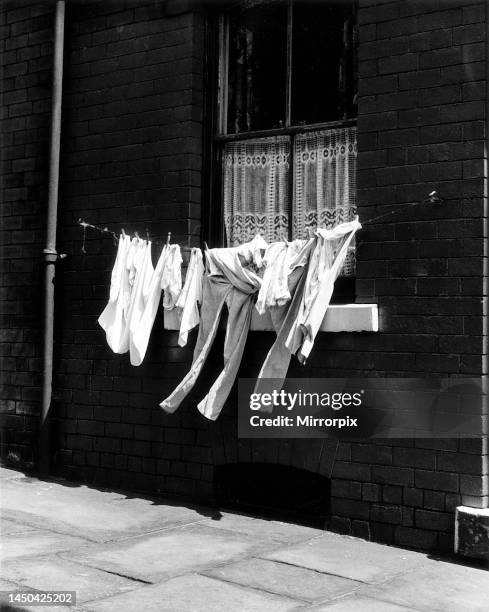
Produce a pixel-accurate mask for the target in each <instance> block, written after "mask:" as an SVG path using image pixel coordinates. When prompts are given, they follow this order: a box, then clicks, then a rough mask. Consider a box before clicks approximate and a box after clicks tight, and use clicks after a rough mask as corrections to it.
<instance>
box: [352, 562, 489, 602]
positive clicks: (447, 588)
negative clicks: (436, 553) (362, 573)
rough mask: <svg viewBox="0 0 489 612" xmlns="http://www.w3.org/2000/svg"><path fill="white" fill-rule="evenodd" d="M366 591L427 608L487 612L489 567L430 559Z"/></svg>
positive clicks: (382, 597)
mask: <svg viewBox="0 0 489 612" xmlns="http://www.w3.org/2000/svg"><path fill="white" fill-rule="evenodd" d="M363 594H364V595H366V596H368V597H372V598H377V599H381V600H382V601H386V602H390V605H391V604H398V605H401V606H412V607H414V608H415V609H417V610H423V612H460V610H463V611H464V612H487V611H488V610H489V571H488V570H486V569H479V568H474V567H469V566H465V565H459V564H456V563H448V562H446V561H436V560H432V559H430V560H429V562H428V563H427V564H423V567H422V568H420V569H418V570H416V571H413V572H410V573H407V574H403V575H400V576H397V577H395V578H393V579H392V580H389V581H388V582H385V583H384V584H382V585H379V586H375V587H364V589H363V590H362V595H363Z"/></svg>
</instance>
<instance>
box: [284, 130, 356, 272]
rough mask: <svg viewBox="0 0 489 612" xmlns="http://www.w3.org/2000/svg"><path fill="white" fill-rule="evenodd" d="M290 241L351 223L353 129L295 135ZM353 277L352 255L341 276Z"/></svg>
mask: <svg viewBox="0 0 489 612" xmlns="http://www.w3.org/2000/svg"><path fill="white" fill-rule="evenodd" d="M294 159H295V163H294V172H295V192H294V196H295V197H294V227H293V229H294V231H293V236H294V238H307V236H308V235H309V229H314V228H316V227H325V228H330V227H334V226H335V225H337V224H339V223H343V222H346V221H352V220H353V219H354V217H355V215H356V214H357V209H356V165H357V164H356V162H357V130H356V128H353V127H351V128H339V129H334V130H320V131H315V132H308V133H306V134H299V135H298V136H296V138H295V147H294ZM353 273H354V253H353V251H352V253H351V254H350V255H349V257H348V258H347V261H346V265H345V267H344V269H343V275H344V276H347V275H349V274H353Z"/></svg>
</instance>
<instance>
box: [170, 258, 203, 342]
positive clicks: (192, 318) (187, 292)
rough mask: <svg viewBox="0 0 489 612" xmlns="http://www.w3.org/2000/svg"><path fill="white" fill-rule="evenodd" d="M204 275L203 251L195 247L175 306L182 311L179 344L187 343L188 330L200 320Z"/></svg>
mask: <svg viewBox="0 0 489 612" xmlns="http://www.w3.org/2000/svg"><path fill="white" fill-rule="evenodd" d="M203 276H204V263H203V260H202V251H201V250H200V249H198V248H193V249H192V253H191V255H190V261H189V264H188V268H187V275H186V277H185V284H184V286H183V289H182V291H181V292H180V296H179V297H178V300H177V301H176V304H175V306H176V307H177V308H178V309H179V311H180V313H181V322H180V333H179V335H178V344H179V346H185V345H186V344H187V339H188V332H189V331H190V330H191V329H193V328H194V327H196V326H197V325H198V324H199V321H200V314H199V306H198V305H199V304H202V280H203Z"/></svg>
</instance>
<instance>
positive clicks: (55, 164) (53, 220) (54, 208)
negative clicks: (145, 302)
mask: <svg viewBox="0 0 489 612" xmlns="http://www.w3.org/2000/svg"><path fill="white" fill-rule="evenodd" d="M64 22H65V3H64V0H58V2H56V15H55V24H54V59H53V94H52V106H51V109H52V111H51V150H50V160H49V193H48V210H47V232H46V248H45V249H44V250H43V254H44V263H45V266H46V268H45V299H44V348H43V357H44V364H43V386H42V406H41V415H40V424H39V473H40V475H41V476H46V475H47V474H49V471H50V463H51V441H50V435H49V412H50V409H51V399H52V381H53V331H54V325H53V324H54V277H55V266H56V263H57V261H58V259H59V258H60V255H59V254H58V252H57V251H56V226H57V216H58V184H59V150H60V140H61V102H62V97H63V49H64Z"/></svg>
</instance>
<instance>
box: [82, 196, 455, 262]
mask: <svg viewBox="0 0 489 612" xmlns="http://www.w3.org/2000/svg"><path fill="white" fill-rule="evenodd" d="M442 201H443V198H441V197H440V195H439V194H438V192H437V191H432V192H431V193H430V194H429V195H428V197H427V198H425V199H424V200H422V201H421V202H410V203H409V204H407V205H406V206H404V207H402V208H395V209H394V210H389V211H387V212H386V213H382V214H381V215H378V216H376V217H373V218H372V219H367V220H366V221H363V222H361V224H362V227H364V226H365V225H369V224H370V223H376V222H378V221H380V220H381V219H386V218H387V217H390V216H392V215H395V214H397V213H400V212H402V211H406V210H407V209H409V208H413V207H415V206H421V205H422V204H428V203H431V204H440V203H441V202H442ZM78 225H80V226H81V227H83V232H84V233H83V245H82V252H83V253H85V252H86V251H85V232H86V228H87V227H89V228H90V229H93V230H95V231H97V232H100V233H102V234H110V235H111V236H113V238H114V239H115V240H117V239H118V238H119V234H118V233H116V232H114V231H113V230H110V229H109V228H108V227H106V226H99V225H94V224H92V223H88V222H87V221H84V220H83V219H78ZM120 233H122V234H123V235H124V234H125V232H124V229H122V230H121V232H120ZM135 235H136V237H139V236H138V233H137V232H135ZM171 235H172V233H171V232H168V236H167V239H166V242H161V241H160V240H151V242H152V243H153V244H155V245H159V246H165V245H169V244H170V240H171ZM146 239H147V240H148V241H149V240H150V236H149V230H148V229H147V228H146ZM361 244H363V241H361V242H359V243H357V248H358V247H359V246H360V245H361ZM204 246H205V247H206V248H207V244H206V243H205V242H204ZM192 248H193V247H187V246H181V247H180V249H181V250H183V251H192Z"/></svg>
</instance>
